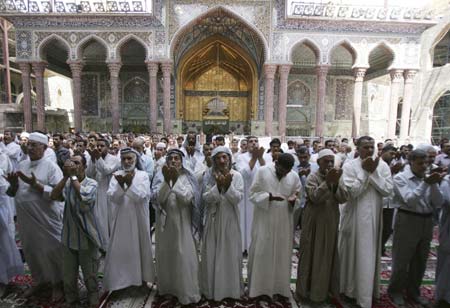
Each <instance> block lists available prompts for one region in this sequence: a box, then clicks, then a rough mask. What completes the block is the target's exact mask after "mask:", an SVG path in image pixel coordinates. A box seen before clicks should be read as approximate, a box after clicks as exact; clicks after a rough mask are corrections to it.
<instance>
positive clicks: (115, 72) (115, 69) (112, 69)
mask: <svg viewBox="0 0 450 308" xmlns="http://www.w3.org/2000/svg"><path fill="white" fill-rule="evenodd" d="M106 65H108V69H109V73H110V75H111V77H116V78H117V77H119V73H120V68H121V67H122V62H121V61H111V62H106Z"/></svg>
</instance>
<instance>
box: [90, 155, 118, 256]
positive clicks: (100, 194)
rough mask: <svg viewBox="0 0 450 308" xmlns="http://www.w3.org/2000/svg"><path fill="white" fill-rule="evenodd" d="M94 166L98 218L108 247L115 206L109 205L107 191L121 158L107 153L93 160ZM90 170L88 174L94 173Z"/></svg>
mask: <svg viewBox="0 0 450 308" xmlns="http://www.w3.org/2000/svg"><path fill="white" fill-rule="evenodd" d="M92 168H93V169H94V170H95V179H96V180H97V183H98V187H97V203H96V207H95V210H96V213H95V215H96V217H97V218H98V223H99V225H100V226H99V229H100V232H101V233H102V238H103V239H104V244H105V247H103V248H104V249H106V248H107V247H108V243H109V236H110V234H111V229H112V221H113V219H112V218H113V217H114V216H113V213H114V207H113V206H109V205H108V197H107V195H106V192H107V191H108V188H109V182H110V180H111V177H112V174H113V173H114V172H116V171H117V170H118V169H119V168H120V159H119V158H117V157H116V156H113V155H111V154H106V156H105V158H102V157H100V158H99V159H97V160H96V161H95V162H92V167H91V170H92ZM91 170H88V174H90V175H92V173H93V172H92V171H91Z"/></svg>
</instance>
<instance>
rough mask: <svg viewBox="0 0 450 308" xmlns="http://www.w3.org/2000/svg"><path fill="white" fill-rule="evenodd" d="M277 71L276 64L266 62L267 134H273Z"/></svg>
mask: <svg viewBox="0 0 450 308" xmlns="http://www.w3.org/2000/svg"><path fill="white" fill-rule="evenodd" d="M276 71H277V65H276V64H264V78H265V81H266V97H265V100H266V108H265V113H264V119H265V126H266V130H265V131H266V135H267V136H272V122H273V87H274V78H275V72H276Z"/></svg>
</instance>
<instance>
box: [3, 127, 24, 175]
mask: <svg viewBox="0 0 450 308" xmlns="http://www.w3.org/2000/svg"><path fill="white" fill-rule="evenodd" d="M15 137H16V136H15V134H14V133H13V132H10V131H5V133H4V136H3V141H2V142H0V149H1V150H2V151H3V152H4V153H6V155H8V157H9V159H10V161H11V164H12V166H13V169H14V170H17V167H18V166H19V162H20V157H21V155H22V150H21V148H20V145H19V144H17V143H16V142H15V141H14V140H15Z"/></svg>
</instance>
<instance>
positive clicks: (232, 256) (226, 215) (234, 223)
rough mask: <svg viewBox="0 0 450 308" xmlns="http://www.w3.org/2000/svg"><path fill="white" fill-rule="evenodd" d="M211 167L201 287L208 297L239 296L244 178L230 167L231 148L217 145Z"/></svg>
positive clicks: (207, 182)
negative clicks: (241, 202)
mask: <svg viewBox="0 0 450 308" xmlns="http://www.w3.org/2000/svg"><path fill="white" fill-rule="evenodd" d="M211 158H212V167H211V168H210V169H209V170H208V171H207V172H206V175H205V180H204V188H203V203H204V205H205V207H206V226H205V230H204V236H203V245H202V258H201V259H202V262H201V265H200V288H201V292H202V294H203V295H204V296H205V297H206V298H207V299H212V300H216V301H220V300H222V299H224V298H236V299H238V298H240V297H241V295H242V294H243V281H242V243H241V229H240V225H239V201H240V200H241V199H242V197H243V195H244V181H243V179H242V176H241V174H240V173H239V172H237V171H235V170H232V169H231V159H232V154H231V151H230V150H229V149H228V148H226V147H224V146H219V147H216V148H215V149H214V150H213V151H212V155H211Z"/></svg>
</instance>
